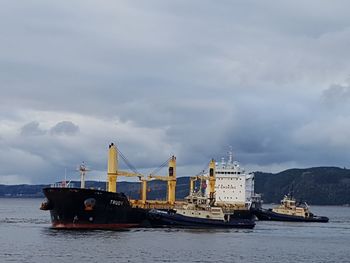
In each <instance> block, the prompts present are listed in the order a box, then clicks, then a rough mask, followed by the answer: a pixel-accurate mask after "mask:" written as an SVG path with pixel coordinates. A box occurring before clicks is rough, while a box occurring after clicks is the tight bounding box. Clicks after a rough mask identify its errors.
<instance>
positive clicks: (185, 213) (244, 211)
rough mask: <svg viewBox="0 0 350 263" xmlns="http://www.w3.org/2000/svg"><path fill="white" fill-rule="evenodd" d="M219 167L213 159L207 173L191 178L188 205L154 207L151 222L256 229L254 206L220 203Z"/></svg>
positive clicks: (156, 224)
mask: <svg viewBox="0 0 350 263" xmlns="http://www.w3.org/2000/svg"><path fill="white" fill-rule="evenodd" d="M216 166H217V165H216V163H215V162H214V160H212V161H211V162H210V164H209V172H208V174H207V175H201V176H196V177H193V178H191V180H190V194H189V196H187V197H186V198H185V199H186V202H185V204H182V205H181V206H176V207H175V208H174V209H171V210H168V211H162V210H155V209H153V210H151V211H150V212H149V221H150V223H151V225H152V226H156V227H161V226H164V227H186V228H187V227H189V228H248V229H251V228H254V226H255V222H254V218H253V214H252V213H251V211H250V209H248V208H244V207H243V208H242V207H236V206H235V205H234V203H229V202H227V203H225V202H218V203H217V200H216V198H215V194H216V191H215V189H216V188H217V186H216V178H215V174H216V173H215V168H216ZM232 174H233V173H232ZM197 179H201V183H200V188H199V190H198V191H195V190H194V184H195V181H196V180H197ZM206 182H209V189H207V187H206ZM241 184H242V183H241ZM231 195H232V193H231ZM242 196H243V197H244V195H242ZM243 206H244V205H243Z"/></svg>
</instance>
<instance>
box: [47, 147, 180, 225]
mask: <svg viewBox="0 0 350 263" xmlns="http://www.w3.org/2000/svg"><path fill="white" fill-rule="evenodd" d="M119 156H120V157H122V158H123V159H124V160H125V161H126V162H128V161H127V160H126V159H125V156H124V155H123V154H122V153H121V152H120V151H119V150H118V149H117V147H116V146H115V145H114V144H113V143H112V144H110V145H109V151H108V168H107V169H108V174H107V190H100V189H87V188H85V174H86V172H87V169H86V167H85V166H84V165H81V166H80V168H79V171H80V174H81V186H80V188H77V187H74V186H73V184H71V183H70V182H68V183H67V182H66V181H64V183H56V184H53V185H51V186H50V187H47V188H44V189H43V192H44V195H45V197H46V200H45V201H44V202H43V203H42V205H41V207H40V209H41V210H48V211H50V215H51V223H52V227H53V228H56V229H120V228H130V227H146V226H149V220H148V211H149V210H150V209H153V208H157V209H171V208H172V207H173V206H174V204H175V187H176V158H175V156H172V157H171V158H170V159H169V174H168V176H159V178H158V176H152V175H150V176H149V178H145V177H144V176H143V175H142V174H140V173H138V172H137V171H135V172H133V173H131V172H127V171H121V170H119V169H118V159H119ZM134 170H135V169H134ZM121 176H123V177H137V178H138V179H139V181H140V183H141V199H140V200H130V199H128V198H127V196H126V195H125V194H123V193H117V191H116V187H117V178H118V177H121ZM154 179H159V180H164V181H167V182H168V196H167V200H166V201H157V200H146V192H147V181H149V180H154Z"/></svg>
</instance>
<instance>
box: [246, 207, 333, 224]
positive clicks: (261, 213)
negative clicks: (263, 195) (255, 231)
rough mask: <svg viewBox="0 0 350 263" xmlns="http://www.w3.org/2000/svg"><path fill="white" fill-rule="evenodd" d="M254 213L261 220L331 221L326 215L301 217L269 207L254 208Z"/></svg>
mask: <svg viewBox="0 0 350 263" xmlns="http://www.w3.org/2000/svg"><path fill="white" fill-rule="evenodd" d="M252 212H253V213H254V215H255V216H256V217H257V218H258V219H259V220H261V221H287V222H319V223H327V222H328V221H329V218H328V217H325V216H310V217H301V216H293V215H284V214H279V213H276V212H273V211H272V210H269V209H263V208H258V209H253V211H252Z"/></svg>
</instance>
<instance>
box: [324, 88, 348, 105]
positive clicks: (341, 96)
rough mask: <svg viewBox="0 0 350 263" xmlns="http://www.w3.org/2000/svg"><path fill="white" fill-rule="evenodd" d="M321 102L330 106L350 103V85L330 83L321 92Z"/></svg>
mask: <svg viewBox="0 0 350 263" xmlns="http://www.w3.org/2000/svg"><path fill="white" fill-rule="evenodd" d="M322 102H323V103H324V104H325V105H326V106H328V107H331V108H334V107H342V106H344V105H349V104H350V85H349V84H345V85H335V84H333V85H331V86H330V87H329V88H327V89H325V90H324V91H323V93H322Z"/></svg>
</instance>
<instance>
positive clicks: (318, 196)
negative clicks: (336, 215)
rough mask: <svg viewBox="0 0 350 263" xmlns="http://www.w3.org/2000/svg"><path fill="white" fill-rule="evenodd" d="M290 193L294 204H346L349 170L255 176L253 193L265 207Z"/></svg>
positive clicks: (317, 169)
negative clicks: (299, 202) (258, 196)
mask: <svg viewBox="0 0 350 263" xmlns="http://www.w3.org/2000/svg"><path fill="white" fill-rule="evenodd" d="M291 190H292V191H293V193H294V196H295V197H296V198H297V199H298V200H304V201H306V202H308V203H310V204H319V205H343V204H350V170H349V169H345V168H344V169H343V168H338V167H315V168H308V169H289V170H286V171H283V172H280V173H277V174H272V173H262V172H256V173H255V191H256V192H257V193H262V194H263V199H264V202H265V203H271V202H274V203H276V202H279V200H280V199H281V197H283V195H284V194H287V193H288V192H289V191H291Z"/></svg>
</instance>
